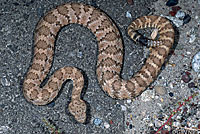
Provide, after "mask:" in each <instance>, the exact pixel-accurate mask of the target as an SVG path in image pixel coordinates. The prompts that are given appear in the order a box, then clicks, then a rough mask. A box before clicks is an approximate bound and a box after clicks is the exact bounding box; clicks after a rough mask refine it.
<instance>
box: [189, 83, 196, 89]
mask: <svg viewBox="0 0 200 134" xmlns="http://www.w3.org/2000/svg"><path fill="white" fill-rule="evenodd" d="M188 87H189V88H195V87H196V86H195V83H194V82H190V83H189V84H188Z"/></svg>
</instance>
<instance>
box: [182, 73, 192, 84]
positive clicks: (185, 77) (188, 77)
mask: <svg viewBox="0 0 200 134" xmlns="http://www.w3.org/2000/svg"><path fill="white" fill-rule="evenodd" d="M181 79H182V80H183V81H184V82H185V83H188V82H189V81H190V80H191V77H190V75H189V74H187V73H184V74H183V75H182V78H181Z"/></svg>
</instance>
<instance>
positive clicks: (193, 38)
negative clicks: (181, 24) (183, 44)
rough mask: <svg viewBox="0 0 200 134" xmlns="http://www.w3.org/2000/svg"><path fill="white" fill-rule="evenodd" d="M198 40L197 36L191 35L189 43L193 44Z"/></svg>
mask: <svg viewBox="0 0 200 134" xmlns="http://www.w3.org/2000/svg"><path fill="white" fill-rule="evenodd" d="M195 40H196V35H194V34H192V35H190V39H189V43H193V42H194V41H195Z"/></svg>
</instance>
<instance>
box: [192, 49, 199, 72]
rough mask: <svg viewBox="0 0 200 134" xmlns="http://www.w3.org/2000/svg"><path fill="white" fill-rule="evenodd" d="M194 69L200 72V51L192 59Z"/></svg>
mask: <svg viewBox="0 0 200 134" xmlns="http://www.w3.org/2000/svg"><path fill="white" fill-rule="evenodd" d="M192 69H193V70H194V71H195V72H197V73H199V72H200V51H199V52H198V53H196V54H195V56H194V57H193V59H192Z"/></svg>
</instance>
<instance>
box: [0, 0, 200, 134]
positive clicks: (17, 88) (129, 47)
mask: <svg viewBox="0 0 200 134" xmlns="http://www.w3.org/2000/svg"><path fill="white" fill-rule="evenodd" d="M66 2H83V3H86V4H90V5H93V6H96V7H98V8H100V9H101V10H103V11H104V12H106V13H107V14H108V15H109V16H110V17H111V18H112V19H113V21H114V22H115V23H116V25H117V26H118V28H119V30H120V32H121V35H122V38H123V42H124V47H125V55H124V56H125V57H124V58H125V60H124V67H123V71H122V77H123V78H124V79H128V78H130V77H131V76H132V74H134V72H136V71H137V70H139V68H140V67H141V66H142V64H143V62H144V59H145V56H144V55H146V54H145V53H148V52H147V48H143V47H142V46H139V45H136V44H135V43H134V42H133V41H132V40H131V39H130V38H129V37H128V35H127V32H126V29H127V27H128V25H129V24H130V23H131V21H132V20H133V19H135V18H137V17H138V16H143V15H148V14H157V15H161V14H162V15H166V16H170V15H169V11H170V8H169V7H167V6H166V5H165V1H163V0H158V1H157V0H151V2H149V0H140V1H135V2H134V4H133V5H129V4H127V2H126V1H125V0H123V1H120V0H113V1H105V0H96V1H95V0H86V1H84V0H82V1H81V0H77V1H75V0H71V1H69V0H57V1H56V2H55V1H54V0H48V1H46V0H40V1H34V0H1V1H0V39H1V40H0V91H1V94H0V134H36V133H37V134H49V133H51V131H50V129H49V126H48V125H47V124H46V122H48V124H51V125H52V126H54V127H55V129H56V130H60V133H63V134H123V133H127V134H140V133H151V130H152V129H153V130H154V131H155V130H157V129H158V128H159V126H161V125H162V123H164V122H159V120H158V116H160V115H161V114H162V115H163V116H165V115H169V114H170V111H169V109H170V108H169V107H171V106H174V105H175V104H176V102H177V101H179V100H182V99H184V98H187V97H188V95H191V94H192V92H194V91H197V92H198V89H197V88H195V89H194V88H192V89H189V88H188V84H187V83H184V82H183V81H182V80H181V75H182V73H183V72H185V71H189V72H190V73H191V74H192V76H193V78H192V80H193V81H195V80H196V79H198V78H199V76H198V73H196V72H194V71H192V70H191V65H190V63H191V59H192V57H193V56H194V54H195V53H196V52H198V51H199V44H200V42H199V38H200V37H199V32H200V29H199V25H200V16H198V15H199V14H200V11H199V10H197V9H198V8H199V7H200V4H198V2H197V1H192V2H188V1H186V0H180V1H179V6H181V8H182V10H183V11H185V12H187V13H188V14H189V15H191V17H192V19H191V21H190V22H189V23H188V24H185V25H184V26H180V27H179V28H176V31H177V37H176V43H175V45H176V47H175V48H174V54H173V55H171V56H170V59H169V61H168V62H169V63H170V64H167V65H166V66H165V67H164V68H163V70H162V72H161V74H160V75H159V77H158V79H157V80H156V81H155V82H154V83H153V84H152V87H153V88H151V89H147V90H146V91H145V92H144V93H143V94H142V95H141V96H139V97H138V98H136V99H135V100H128V101H126V100H125V101H119V100H114V99H112V98H110V97H109V96H107V95H106V94H105V93H104V92H103V91H102V90H101V89H100V87H99V85H98V82H97V79H96V75H95V64H96V59H97V41H96V39H95V36H94V35H93V34H92V33H91V32H90V31H89V30H88V29H87V28H84V27H81V26H79V25H70V26H67V27H64V28H63V29H62V30H61V32H60V33H59V36H58V39H57V42H56V49H55V57H54V62H53V67H52V68H51V71H50V73H49V75H51V74H52V73H53V72H54V71H55V70H57V69H59V68H61V67H63V66H67V65H70V66H75V67H78V68H80V69H81V70H82V71H83V72H84V73H85V77H86V78H87V80H86V81H87V85H86V87H87V88H86V90H85V93H84V96H83V98H84V100H85V101H86V102H87V103H88V104H89V110H88V114H89V118H88V121H87V124H79V123H77V122H75V121H74V119H73V117H72V116H71V115H70V114H69V112H68V111H67V105H68V103H69V101H70V95H71V89H72V81H70V82H67V83H66V84H65V85H64V86H63V89H62V91H61V92H60V94H59V96H58V97H57V99H56V100H55V102H53V103H51V104H50V105H47V106H35V105H33V104H31V103H29V102H27V101H26V100H25V98H24V97H23V94H22V83H23V79H24V76H25V74H26V72H27V71H28V68H29V66H30V65H31V60H32V54H33V33H34V29H35V26H36V24H37V22H38V21H39V19H40V18H41V17H42V16H43V15H44V14H45V12H47V11H49V10H50V9H52V8H54V7H56V6H57V5H60V4H63V3H66ZM195 3H196V4H195ZM127 12H130V14H131V15H132V17H126V13H127ZM196 16H198V17H196ZM192 29H196V30H193V31H191V30H192ZM191 34H195V36H196V40H194V41H193V42H191V43H190V42H189V40H190V38H191V37H190V35H191ZM156 86H157V87H161V89H162V93H160V92H159V91H158V92H159V93H160V94H158V93H156V91H155V87H156ZM169 92H172V93H173V94H174V95H173V96H172V97H170V96H169V94H168V93H169ZM198 102H199V100H198V99H196V100H194V104H197V105H195V108H194V109H195V110H196V111H195V113H193V116H195V117H199V116H200V113H199V111H200V110H199V107H200V106H199V105H200V104H199V103H198ZM172 110H173V108H172ZM193 116H189V117H190V118H191V120H193ZM195 117H194V118H195ZM97 119H99V120H100V124H98V122H96V123H94V121H95V120H97ZM44 120H45V121H44ZM188 120H189V119H188ZM156 121H157V122H156ZM198 121H199V122H200V120H199V118H195V119H194V127H196V126H195V125H197V124H198ZM159 123H160V124H159ZM195 123H196V124H195ZM156 125H157V126H156ZM188 127H192V126H188ZM166 129H167V128H166Z"/></svg>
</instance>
